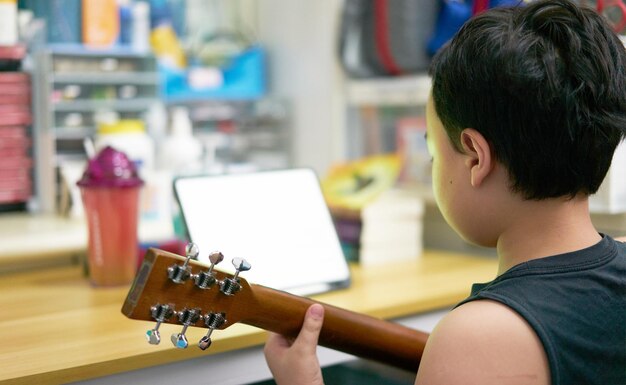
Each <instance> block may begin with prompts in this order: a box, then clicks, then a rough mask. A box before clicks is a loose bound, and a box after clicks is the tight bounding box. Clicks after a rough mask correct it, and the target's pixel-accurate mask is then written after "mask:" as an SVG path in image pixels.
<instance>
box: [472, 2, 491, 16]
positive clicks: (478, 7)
mask: <svg viewBox="0 0 626 385" xmlns="http://www.w3.org/2000/svg"><path fill="white" fill-rule="evenodd" d="M488 8H489V0H474V4H473V6H472V15H478V14H479V13H482V12H485V11H486V10H487V9H488Z"/></svg>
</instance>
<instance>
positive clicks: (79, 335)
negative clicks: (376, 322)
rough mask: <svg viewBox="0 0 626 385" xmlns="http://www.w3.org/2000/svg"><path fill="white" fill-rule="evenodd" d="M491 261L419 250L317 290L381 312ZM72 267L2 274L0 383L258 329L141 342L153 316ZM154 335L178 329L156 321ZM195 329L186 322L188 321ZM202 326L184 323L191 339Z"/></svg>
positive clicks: (397, 313)
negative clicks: (136, 317) (335, 287)
mask: <svg viewBox="0 0 626 385" xmlns="http://www.w3.org/2000/svg"><path fill="white" fill-rule="evenodd" d="M496 270H497V266H496V261H495V260H494V259H489V258H477V257H469V256H463V255H455V254H450V253H443V252H433V251H426V252H425V253H424V255H423V256H422V257H420V258H419V259H416V260H415V261H411V262H406V263H402V264H397V265H393V266H384V267H379V268H367V269H366V268H361V267H359V266H353V267H352V272H353V283H352V286H351V287H350V288H349V289H346V290H341V291H336V292H332V293H326V294H323V295H318V296H316V297H315V298H316V299H317V300H319V301H322V302H326V303H329V304H332V305H335V306H340V307H344V308H348V309H351V310H354V311H358V312H362V313H367V314H370V315H373V316H376V317H381V318H397V317H403V316H407V315H411V314H418V313H422V312H427V311H430V310H434V309H440V308H445V307H449V306H452V305H454V304H455V303H456V302H458V301H460V300H461V299H463V298H465V297H466V296H467V295H468V293H469V289H470V286H471V284H472V283H473V282H483V281H488V280H491V279H493V277H494V276H495V273H496ZM81 274H82V273H81V270H80V268H79V267H61V268H54V269H48V270H45V271H39V272H28V273H19V274H12V275H5V276H3V277H2V280H0V314H1V315H2V317H1V321H0V341H2V342H1V343H0V383H11V384H49V383H67V382H72V381H79V380H85V379H90V378H96V377H100V376H107V375H112V374H115V373H120V372H124V371H128V370H133V369H139V368H145V367H149V366H154V365H162V364H166V363H172V362H176V361H181V360H188V359H191V358H195V357H201V356H205V355H208V354H218V353H220V354H221V353H224V352H229V351H233V350H235V349H242V348H246V347H251V346H258V345H261V344H263V343H264V341H265V338H266V337H265V332H263V331H262V330H259V329H256V328H253V327H249V326H246V325H234V326H232V327H231V328H229V329H226V330H223V331H216V332H215V333H214V335H213V336H214V342H213V345H212V346H211V348H210V349H209V350H207V351H204V352H203V351H201V350H199V349H197V348H195V347H191V346H190V348H188V349H186V350H179V349H176V348H174V347H173V346H172V345H171V344H170V343H169V341H168V339H167V338H165V339H164V341H163V342H162V343H161V344H160V345H158V346H152V345H149V344H148V343H147V342H146V341H145V338H144V333H145V331H146V330H148V329H150V328H152V327H153V323H148V322H141V321H131V320H128V319H127V318H125V317H124V316H123V315H122V314H121V313H120V308H121V305H122V302H123V300H124V298H125V296H126V294H127V291H128V287H121V288H114V289H96V288H92V287H91V286H90V285H89V283H88V282H87V280H86V279H85V278H84V277H83V276H82V275H81ZM161 329H162V335H164V336H168V335H169V333H172V332H174V331H176V330H178V329H179V327H176V326H174V325H163V326H162V328H161ZM191 329H193V330H191ZM204 333H205V329H200V328H190V330H189V332H188V337H189V340H190V341H196V340H198V339H199V338H200V337H201V336H202V335H204Z"/></svg>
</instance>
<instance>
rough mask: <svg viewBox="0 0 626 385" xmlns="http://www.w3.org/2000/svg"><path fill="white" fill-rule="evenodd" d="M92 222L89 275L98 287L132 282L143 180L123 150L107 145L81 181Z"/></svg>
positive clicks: (89, 218) (89, 219)
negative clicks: (140, 192)
mask: <svg viewBox="0 0 626 385" xmlns="http://www.w3.org/2000/svg"><path fill="white" fill-rule="evenodd" d="M77 184H78V186H80V188H81V196H82V200H83V206H84V207H85V216H86V218H87V224H88V234H89V237H88V238H89V243H88V248H87V252H88V257H89V258H88V260H89V278H90V280H91V283H92V284H93V285H95V286H117V285H124V284H129V283H131V282H132V280H133V278H134V277H135V272H136V267H137V250H138V240H137V226H138V210H139V191H140V188H141V186H142V185H143V181H142V180H141V178H140V177H139V175H138V173H137V168H136V167H135V164H134V163H133V162H132V161H131V160H130V159H129V158H128V157H127V156H126V154H124V153H123V152H121V151H117V150H115V149H114V148H113V147H105V148H104V149H102V150H101V151H100V152H99V153H98V154H97V155H96V156H95V157H94V158H93V159H90V160H89V163H88V165H87V168H86V170H85V172H84V174H83V176H82V178H81V179H80V180H79V181H78V183H77Z"/></svg>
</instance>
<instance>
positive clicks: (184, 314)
mask: <svg viewBox="0 0 626 385" xmlns="http://www.w3.org/2000/svg"><path fill="white" fill-rule="evenodd" d="M176 315H178V320H179V321H180V323H181V324H183V330H181V332H180V333H173V334H172V336H171V340H172V343H173V344H174V346H176V347H177V348H179V349H185V348H186V347H187V346H189V342H188V341H187V337H186V336H185V333H186V332H187V328H188V327H189V325H193V324H195V323H196V322H197V321H198V318H200V309H197V308H196V309H184V310H182V311H179V312H177V313H176Z"/></svg>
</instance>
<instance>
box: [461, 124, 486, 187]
mask: <svg viewBox="0 0 626 385" xmlns="http://www.w3.org/2000/svg"><path fill="white" fill-rule="evenodd" d="M461 146H462V147H463V151H464V153H465V155H466V156H467V157H468V158H467V160H466V161H465V164H466V166H467V167H468V168H469V171H470V178H471V180H470V182H471V184H472V186H473V187H479V186H480V185H481V184H482V182H483V181H484V180H485V178H486V177H487V176H488V175H489V174H490V173H491V170H492V169H493V166H494V159H493V156H492V153H491V146H490V145H489V142H487V140H486V139H485V137H484V136H483V135H482V134H481V133H480V132H478V131H476V130H475V129H473V128H466V129H464V130H463V131H462V132H461Z"/></svg>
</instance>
